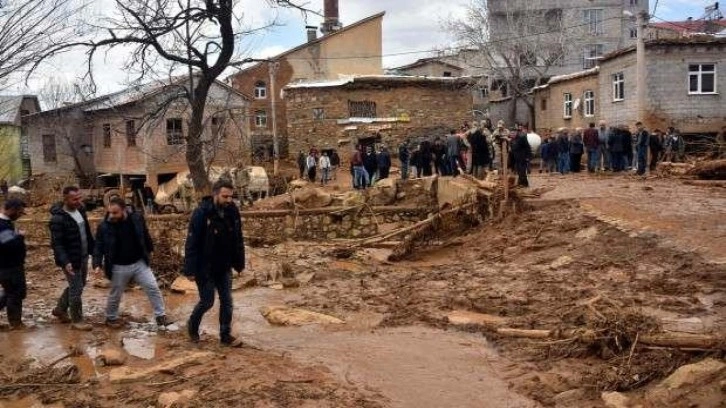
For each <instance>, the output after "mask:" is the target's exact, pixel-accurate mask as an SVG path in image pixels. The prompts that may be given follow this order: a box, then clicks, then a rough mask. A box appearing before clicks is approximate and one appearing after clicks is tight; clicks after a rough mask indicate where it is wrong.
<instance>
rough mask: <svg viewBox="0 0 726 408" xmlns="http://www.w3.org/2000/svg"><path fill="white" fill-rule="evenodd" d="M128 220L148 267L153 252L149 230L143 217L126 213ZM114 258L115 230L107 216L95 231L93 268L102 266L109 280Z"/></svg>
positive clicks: (133, 213) (135, 213)
mask: <svg viewBox="0 0 726 408" xmlns="http://www.w3.org/2000/svg"><path fill="white" fill-rule="evenodd" d="M127 216H128V217H129V218H128V219H129V220H130V221H131V224H132V225H133V227H134V235H135V238H136V240H137V242H138V243H139V246H140V247H141V253H142V259H143V261H144V262H146V264H147V265H149V262H150V258H151V256H150V254H151V252H153V251H154V244H153V243H152V242H151V235H149V229H148V228H146V222H145V221H144V217H142V216H141V214H139V213H137V212H130V211H129V212H127ZM115 257H116V229H115V228H114V227H113V225H112V223H111V222H110V221H109V220H108V215H107V216H106V218H104V220H103V222H101V224H99V225H98V229H97V231H96V245H95V246H94V249H93V267H94V268H98V267H100V266H103V270H104V273H105V275H106V277H107V278H108V279H111V272H112V269H113V268H112V266H113V264H114V262H113V261H114V258H115Z"/></svg>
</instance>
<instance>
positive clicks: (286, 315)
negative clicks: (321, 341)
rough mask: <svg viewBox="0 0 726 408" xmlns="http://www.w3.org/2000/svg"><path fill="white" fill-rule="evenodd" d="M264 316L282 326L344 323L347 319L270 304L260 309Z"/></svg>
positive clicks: (272, 322)
mask: <svg viewBox="0 0 726 408" xmlns="http://www.w3.org/2000/svg"><path fill="white" fill-rule="evenodd" d="M260 313H261V314H262V316H264V317H265V319H267V321H268V322H270V324H274V325H280V326H303V325H307V324H344V323H345V321H343V320H341V319H338V318H337V317H333V316H328V315H325V314H322V313H317V312H311V311H309V310H304V309H296V308H291V307H286V306H270V307H263V308H261V309H260Z"/></svg>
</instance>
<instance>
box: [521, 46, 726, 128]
mask: <svg viewBox="0 0 726 408" xmlns="http://www.w3.org/2000/svg"><path fill="white" fill-rule="evenodd" d="M637 63H638V61H637V58H636V50H635V47H630V48H626V49H623V50H620V51H616V52H614V53H611V54H609V55H606V56H604V58H603V59H602V61H601V62H600V66H599V67H598V68H597V69H596V70H590V71H586V72H581V73H578V74H573V75H570V76H567V77H561V78H553V79H552V80H551V82H550V83H549V84H548V85H547V86H544V87H540V88H537V89H535V91H534V98H535V101H539V102H538V103H536V104H535V111H536V117H537V130H538V131H546V130H548V129H555V128H558V127H576V124H577V123H578V120H580V118H579V116H580V113H579V111H582V112H583V113H582V120H583V122H581V123H583V124H584V123H585V122H588V121H589V119H590V118H591V119H593V120H596V121H599V120H605V121H606V122H607V123H608V124H610V125H628V126H632V125H634V124H635V123H636V122H638V121H642V122H643V123H644V124H645V125H646V127H648V128H649V129H656V128H659V129H661V130H665V129H666V128H668V127H670V126H672V127H675V128H677V129H679V130H680V131H681V132H682V133H683V134H686V135H688V134H715V133H716V132H718V131H719V130H720V129H721V128H722V126H724V125H726V100H724V97H723V95H722V93H721V90H720V88H721V87H723V86H726V72H724V71H726V70H725V69H722V68H723V67H724V64H726V39H723V38H721V39H719V38H715V37H701V38H681V39H670V40H653V41H647V42H646V44H645V61H644V62H643V63H644V64H645V66H646V70H645V71H646V77H645V78H644V83H645V86H646V92H645V95H646V99H645V101H644V102H645V106H643V107H642V108H640V107H639V106H638V100H637V84H638V81H637ZM590 89H594V92H595V95H594V96H595V102H594V104H595V105H594V108H593V109H594V115H593V116H592V117H587V118H586V117H585V115H584V109H586V108H585V107H583V103H584V99H585V92H587V91H588V90H590ZM566 94H571V95H572V98H573V100H574V101H577V98H581V99H580V103H579V107H578V109H575V106H576V105H573V111H572V115H571V117H569V118H568V117H566V116H567V115H566V114H565V113H566V112H567V107H566ZM543 100H547V102H545V105H543V104H542V101H543ZM543 108H545V109H543ZM639 110H641V111H642V112H643V114H639V113H638V112H639ZM585 119H587V120H585Z"/></svg>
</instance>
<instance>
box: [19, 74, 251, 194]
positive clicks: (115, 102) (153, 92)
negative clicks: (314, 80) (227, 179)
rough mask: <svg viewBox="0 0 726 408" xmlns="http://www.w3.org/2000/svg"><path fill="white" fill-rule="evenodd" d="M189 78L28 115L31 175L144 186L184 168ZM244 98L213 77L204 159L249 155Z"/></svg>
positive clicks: (229, 161)
mask: <svg viewBox="0 0 726 408" xmlns="http://www.w3.org/2000/svg"><path fill="white" fill-rule="evenodd" d="M187 81H188V78H187V77H182V78H176V79H174V80H172V81H169V82H168V83H150V84H144V85H139V86H134V87H130V88H127V89H124V90H122V91H120V92H116V93H113V94H109V95H104V96H101V97H98V98H94V99H91V100H89V101H85V102H81V103H76V104H71V105H66V106H62V107H60V108H57V109H52V110H48V111H44V112H40V113H36V114H34V115H30V116H28V117H27V127H28V140H29V151H30V155H31V165H32V170H33V174H38V173H55V174H75V175H76V176H77V177H78V178H79V181H80V182H81V184H83V185H95V184H96V183H97V182H98V181H99V179H97V176H98V175H99V174H100V175H101V177H100V181H101V184H104V185H110V186H113V185H119V184H121V185H126V183H129V182H130V181H133V182H134V183H135V184H143V182H144V181H147V182H148V183H149V185H150V186H152V187H154V188H155V187H156V186H157V185H158V184H160V183H163V182H165V181H168V180H170V179H171V178H173V177H174V176H175V175H176V173H178V172H181V171H184V170H187V169H188V167H187V164H186V157H185V152H186V149H185V143H186V140H185V137H186V134H187V131H188V121H189V118H190V114H191V108H190V107H189V104H188V101H187V100H186V98H185V97H184V95H185V93H186V89H187V87H188V86H187V85H188V83H187ZM248 108H249V97H247V96H245V95H243V94H241V93H240V92H238V91H236V90H234V89H233V88H231V87H230V86H228V85H225V84H224V83H222V82H220V81H217V82H215V84H213V85H212V88H211V89H210V92H209V97H208V99H207V109H206V112H205V117H204V127H205V130H204V132H205V133H204V135H203V141H204V147H205V157H204V159H205V161H206V162H207V163H214V164H219V165H230V166H232V165H235V164H237V162H238V160H239V159H240V157H243V152H245V151H246V152H249V149H250V148H249V146H250V141H249V131H248V129H247V126H248V123H249V122H248V120H247V119H248V116H247V115H248Z"/></svg>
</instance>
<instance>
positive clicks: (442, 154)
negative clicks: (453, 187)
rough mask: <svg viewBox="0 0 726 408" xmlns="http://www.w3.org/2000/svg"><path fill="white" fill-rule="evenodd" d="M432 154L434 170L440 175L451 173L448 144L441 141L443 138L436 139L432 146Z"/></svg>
mask: <svg viewBox="0 0 726 408" xmlns="http://www.w3.org/2000/svg"><path fill="white" fill-rule="evenodd" d="M431 154H433V155H434V170H435V171H436V174H438V175H439V176H448V175H449V173H450V172H449V165H448V163H447V162H446V146H444V144H443V143H441V138H439V137H437V138H436V139H434V144H433V146H431Z"/></svg>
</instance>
